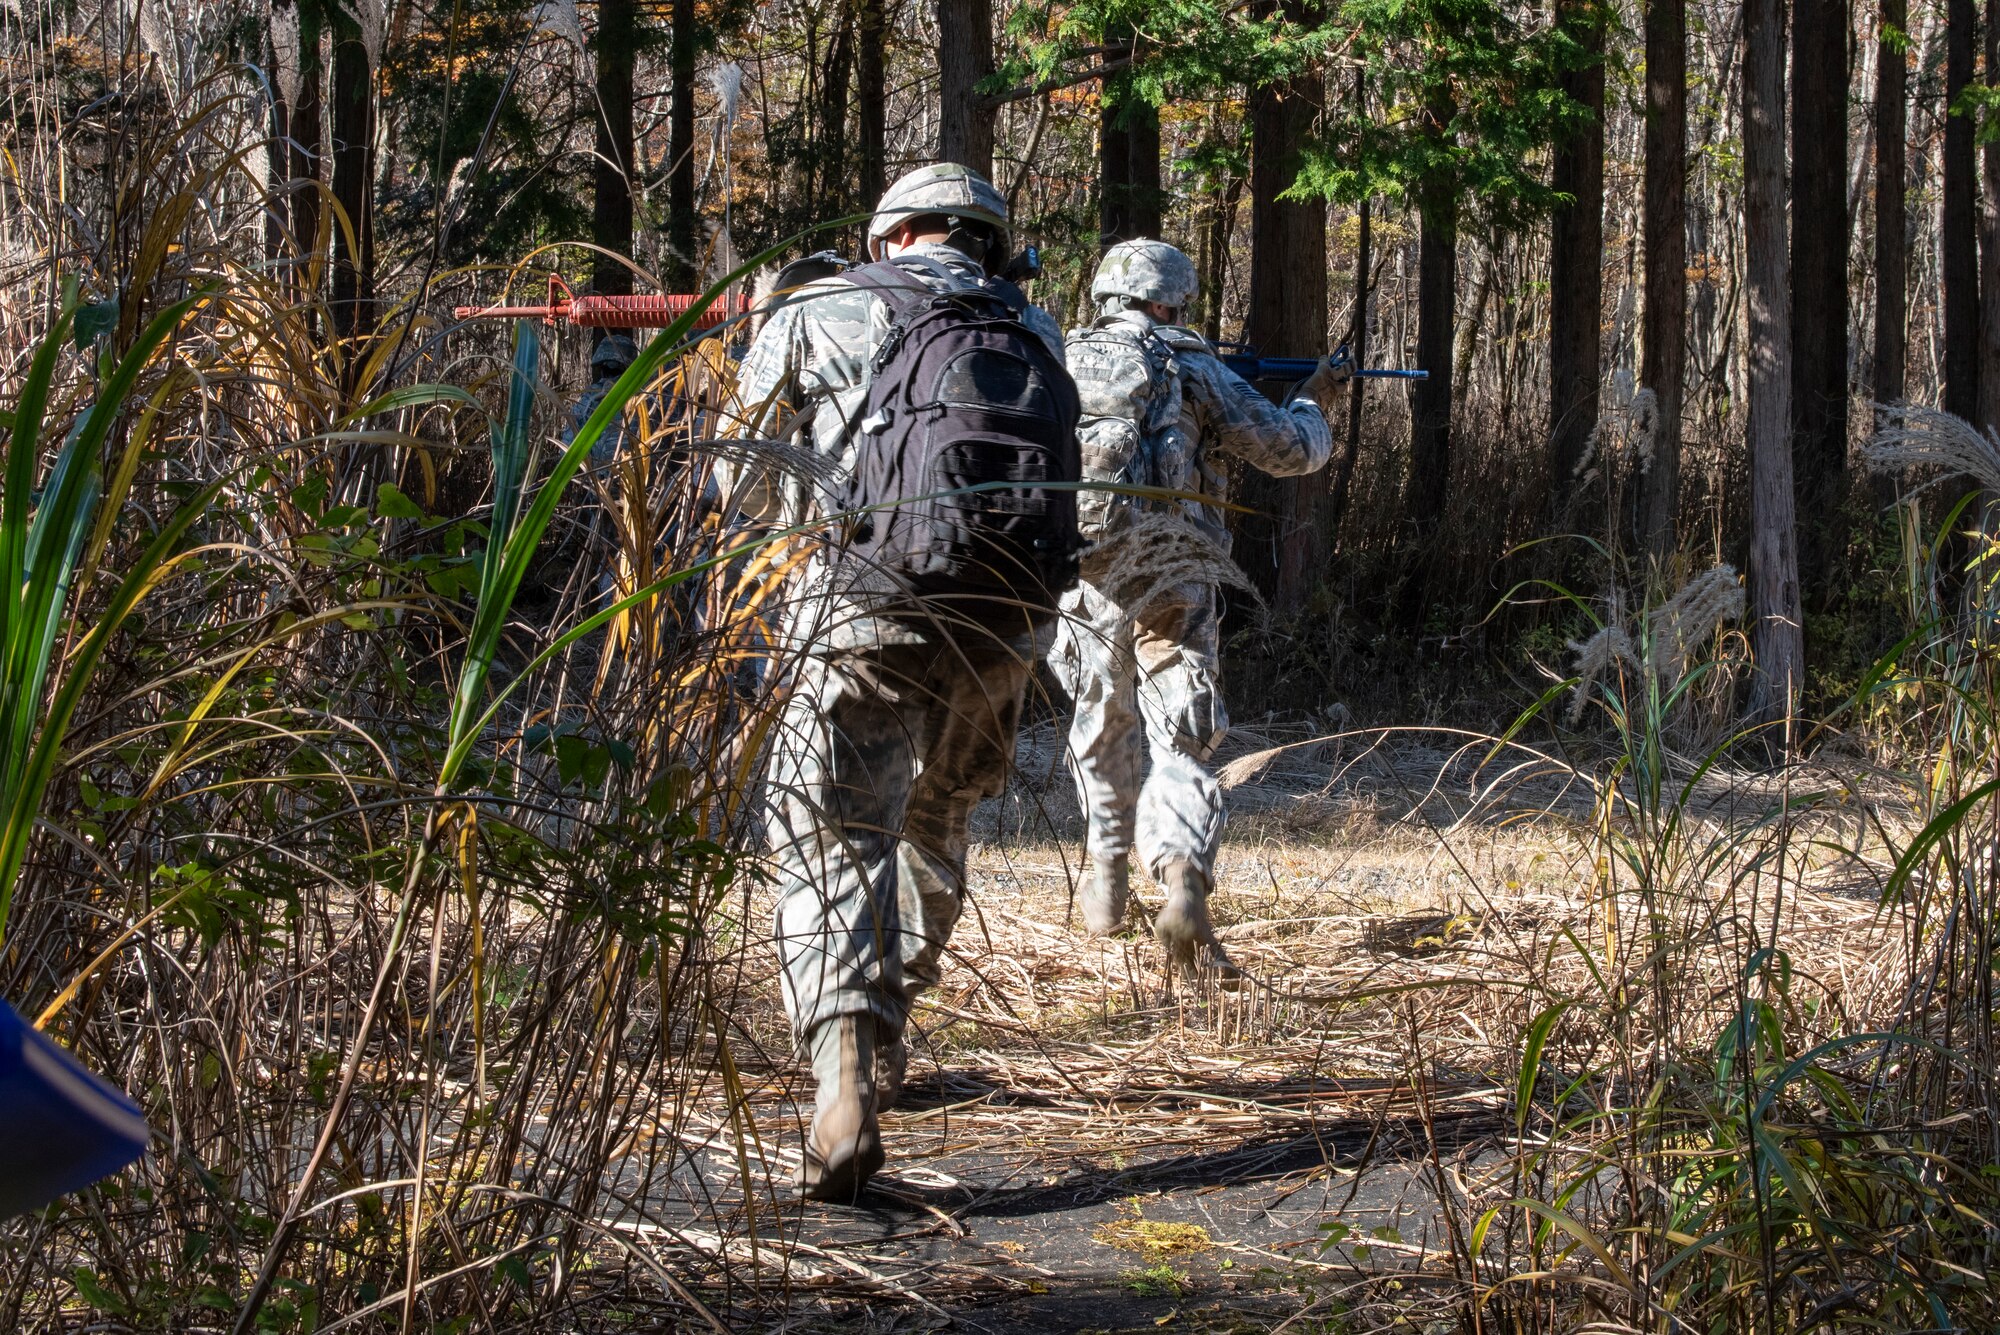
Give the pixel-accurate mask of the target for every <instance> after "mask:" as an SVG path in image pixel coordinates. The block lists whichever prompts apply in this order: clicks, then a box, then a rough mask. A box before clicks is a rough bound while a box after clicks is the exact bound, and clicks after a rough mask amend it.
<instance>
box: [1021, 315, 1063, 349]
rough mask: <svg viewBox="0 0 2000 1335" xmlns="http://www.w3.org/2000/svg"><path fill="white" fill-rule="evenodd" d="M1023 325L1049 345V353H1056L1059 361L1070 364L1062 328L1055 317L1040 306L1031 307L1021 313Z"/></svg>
mask: <svg viewBox="0 0 2000 1335" xmlns="http://www.w3.org/2000/svg"><path fill="white" fill-rule="evenodd" d="M1021 323H1022V324H1024V325H1026V326H1028V328H1030V329H1032V330H1034V331H1035V333H1036V334H1038V335H1040V337H1041V340H1042V342H1044V343H1046V344H1048V345H1049V351H1051V352H1053V353H1055V355H1056V360H1057V361H1059V362H1064V363H1067V362H1068V360H1069V358H1068V353H1067V351H1066V350H1065V348H1064V347H1063V332H1062V326H1061V325H1059V324H1057V323H1056V319H1055V317H1054V316H1053V315H1050V314H1049V313H1048V312H1047V311H1045V310H1043V309H1042V308H1041V307H1040V306H1030V307H1028V308H1027V309H1026V310H1025V311H1023V312H1021Z"/></svg>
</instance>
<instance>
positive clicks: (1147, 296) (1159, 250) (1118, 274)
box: [1090, 240, 1201, 310]
mask: <svg viewBox="0 0 2000 1335" xmlns="http://www.w3.org/2000/svg"><path fill="white" fill-rule="evenodd" d="M1200 290H1201V280H1200V279H1198V278H1197V277H1195V272H1194V261H1193V260H1191V259H1189V258H1188V257H1187V256H1186V255H1184V254H1182V253H1181V252H1180V251H1179V250H1176V249H1175V248H1174V247H1172V246H1170V245H1168V244H1167V243H1166V242H1164V241H1146V240H1139V241H1120V242H1119V243H1118V244H1117V245H1115V246H1113V247H1112V248H1111V249H1109V250H1107V251H1105V252H1104V261H1103V263H1101V264H1099V265H1098V266H1097V277H1096V278H1094V279H1092V280H1091V284H1090V296H1091V299H1092V300H1094V301H1103V300H1105V299H1106V298H1108V297H1126V298H1130V299H1132V300H1135V301H1157V302H1159V303H1160V304H1161V305H1162V306H1172V307H1173V308H1174V309H1175V310H1179V309H1181V308H1182V307H1184V306H1186V305H1187V304H1188V303H1189V302H1190V301H1193V300H1194V294H1195V293H1196V292H1198V291H1200Z"/></svg>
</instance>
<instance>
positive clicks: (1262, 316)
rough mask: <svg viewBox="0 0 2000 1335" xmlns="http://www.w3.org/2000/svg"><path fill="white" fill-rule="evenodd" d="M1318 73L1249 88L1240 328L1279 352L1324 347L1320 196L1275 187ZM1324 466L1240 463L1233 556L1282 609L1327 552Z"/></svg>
mask: <svg viewBox="0 0 2000 1335" xmlns="http://www.w3.org/2000/svg"><path fill="white" fill-rule="evenodd" d="M1321 92H1322V90H1321V85H1320V81H1319V79H1318V78H1317V77H1314V76H1301V77H1298V78H1295V79H1292V80H1289V81H1287V82H1285V83H1283V84H1278V85H1274V86H1272V87H1269V88H1260V89H1256V90H1253V91H1252V93H1251V95H1250V308H1249V311H1248V312H1247V314H1246V316H1245V319H1244V329H1243V338H1244V340H1245V341H1246V342H1248V343H1251V344H1254V345H1255V346H1257V347H1258V348H1260V349H1262V350H1263V351H1264V352H1266V353H1269V354H1271V355H1273V356H1279V357H1323V356H1325V355H1326V353H1327V342H1326V318H1327V309H1326V305H1327V270H1326V204H1325V202H1324V201H1323V200H1318V199H1311V200H1284V199H1279V198H1278V196H1279V195H1280V194H1281V193H1282V192H1284V191H1285V190H1287V189H1289V188H1290V187H1291V185H1292V182H1293V181H1295V180H1297V179H1298V172H1299V150H1300V149H1301V148H1302V147H1303V146H1304V144H1305V142H1306V141H1307V139H1308V138H1309V137H1310V136H1311V134H1312V127H1313V120H1314V118H1315V117H1316V116H1317V115H1318V112H1319V102H1320V98H1321ZM1327 480H1328V479H1327V476H1326V471H1325V470H1324V469H1321V470H1320V471H1319V472H1317V473H1310V474H1308V475H1306V476H1304V477H1288V478H1271V477H1265V476H1264V475H1263V474H1261V473H1254V472H1249V473H1246V476H1245V481H1244V486H1243V501H1244V504H1245V505H1247V506H1249V507H1250V508H1252V509H1254V510H1256V511H1258V512H1259V513H1258V514H1257V515H1254V516H1250V517H1248V519H1247V521H1246V522H1245V523H1243V524H1242V525H1241V526H1240V527H1239V530H1238V532H1239V537H1238V541H1237V545H1236V558H1237V561H1238V563H1239V564H1240V565H1242V567H1243V569H1244V571H1245V572H1246V573H1247V574H1248V575H1249V576H1250V578H1251V580H1252V581H1253V582H1254V583H1255V584H1256V585H1257V587H1258V588H1259V590H1260V591H1262V592H1263V593H1264V595H1265V598H1266V599H1267V600H1268V601H1269V602H1270V604H1271V606H1272V608H1273V609H1274V610H1275V611H1277V612H1279V613H1280V614H1292V613H1297V612H1299V611H1301V610H1303V609H1304V607H1305V604H1306V599H1307V596H1308V595H1309V594H1310V593H1311V592H1312V587H1313V584H1314V582H1315V581H1316V580H1317V579H1318V578H1319V574H1320V568H1321V565H1322V563H1323V561H1324V559H1325V554H1326V534H1325V530H1324V523H1323V520H1324V509H1323V507H1324V505H1325V501H1326V484H1327Z"/></svg>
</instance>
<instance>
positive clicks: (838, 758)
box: [770, 641, 1034, 1040]
mask: <svg viewBox="0 0 2000 1335" xmlns="http://www.w3.org/2000/svg"><path fill="white" fill-rule="evenodd" d="M1033 665H1034V663H1033V650H1032V648H1031V647H1027V646H1022V645H1010V644H1006V643H1002V642H1000V641H987V642H985V643H984V644H981V645H978V646H976V647H972V648H967V647H963V646H960V645H958V644H954V643H951V642H949V641H934V642H926V643H918V644H888V645H880V646H877V647H872V648H865V649H853V650H844V651H837V652H834V653H830V654H826V655H824V656H811V657H808V658H806V659H805V660H804V663H803V664H802V666H801V668H800V676H799V680H798V681H797V683H796V685H795V686H794V688H793V693H792V696H791V699H790V702H789V703H788V705H787V707H786V712H785V717H784V724H783V728H784V731H783V735H782V737H781V738H780V739H779V740H778V742H777V743H776V744H775V745H774V755H773V761H772V766H771V772H770V781H771V793H772V804H771V805H772V808H773V810H772V817H771V832H770V835H771V850H772V853H773V855H774V856H775V858H776V860H777V864H778V873H779V899H778V912H777V922H776V938H777V947H778V957H779V960H780V962H781V963H782V966H783V969H784V992H785V1009H786V1011H787V1013H788V1014H789V1015H790V1016H791V1019H792V1025H793V1028H794V1030H795V1032H797V1033H798V1034H799V1035H800V1036H801V1037H803V1036H805V1035H807V1034H809V1033H811V1032H812V1030H813V1028H814V1027H815V1026H816V1025H818V1024H819V1023H820V1022H821V1021H824V1020H828V1019H831V1018H833V1017H835V1016H840V1015H859V1014H872V1015H873V1016H874V1017H875V1019H876V1023H877V1027H878V1033H879V1034H880V1036H881V1037H882V1038H883V1039H884V1040H893V1039H895V1038H897V1037H900V1036H901V1034H902V1032H903V1026H904V1023H905V1021H906V1020H907V1018H908V1015H909V1010H910V1003H911V1001H912V1000H913V999H914V997H915V996H916V994H917V993H918V992H920V991H921V990H922V989H924V988H925V987H929V986H931V985H933V984H935V983H936V982H937V980H938V975H939V971H940V965H941V960H942V956H943V953H944V950H945V947H946V945H947V944H948V943H949V942H950V940H951V932H952V928H953V927H954V926H955V925H956V924H957V922H958V916H959V911H960V909H961V907H962V905H963V900H964V896H965V853H966V842H967V833H968V828H969V826H970V823H971V819H972V811H973V808H974V807H976V806H978V805H979V803H980V801H981V800H982V799H983V798H987V797H993V796H997V795H998V794H999V793H1000V791H1001V789H1002V788H1003V787H1004V786H1005V783H1006V777H1007V769H1008V766H1009V765H1010V764H1011V763H1012V761H1013V754H1014V734H1015V732H1016V731H1017V729H1018V728H1019V725H1020V719H1021V697H1022V693H1023V691H1024V688H1025V687H1026V685H1027V680H1028V676H1029V673H1030V670H1031V669H1032V668H1033Z"/></svg>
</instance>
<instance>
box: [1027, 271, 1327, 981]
mask: <svg viewBox="0 0 2000 1335" xmlns="http://www.w3.org/2000/svg"><path fill="white" fill-rule="evenodd" d="M1195 291H1196V278H1195V270H1194V265H1193V264H1192V263H1191V262H1190V261H1189V260H1188V257H1187V256H1186V255H1184V254H1182V253H1181V252H1180V251H1179V250H1176V249H1175V248H1174V247H1172V246H1170V245H1167V244H1166V243H1165V242H1162V241H1144V240H1141V241H1125V242H1121V243H1119V244H1118V245H1115V246H1113V247H1112V248H1111V250H1110V251H1109V252H1108V253H1107V254H1106V255H1105V257H1104V261H1103V264H1102V265H1101V266H1100V267H1099V269H1098V271H1097V277H1096V279H1095V281H1094V282H1093V283H1092V284H1091V296H1092V297H1093V298H1094V299H1095V300H1096V301H1097V302H1098V303H1099V309H1100V311H1101V315H1100V317H1099V318H1098V320H1097V321H1096V322H1095V323H1094V324H1092V325H1090V326H1089V327H1088V328H1084V329H1078V330H1074V331H1072V332H1071V334H1070V336H1069V353H1068V355H1069V367H1070V373H1071V375H1072V376H1074V377H1075V379H1076V382H1077V389H1078V391H1079V392H1080V394H1081V397H1082V401H1083V421H1082V424H1081V426H1080V427H1079V430H1078V436H1079V441H1080V444H1081V446H1082V456H1083V470H1084V478H1085V480H1086V481H1088V480H1092V479H1097V480H1103V481H1113V482H1122V483H1130V484H1136V485H1141V486H1153V487H1162V488H1167V489H1170V490H1173V491H1178V492H1183V493H1194V494H1195V495H1198V496H1200V497H1202V498H1204V499H1203V500H1201V501H1191V500H1168V501H1162V500H1144V499H1140V498H1137V497H1130V496H1107V495H1106V494H1104V493H1094V494H1092V493H1087V494H1086V498H1087V501H1088V504H1087V505H1079V513H1080V519H1081V521H1082V522H1083V525H1084V528H1085V535H1086V536H1094V537H1096V538H1098V539H1099V540H1101V541H1103V540H1107V539H1114V538H1115V537H1116V535H1117V534H1118V532H1119V531H1120V530H1121V528H1123V527H1125V526H1129V525H1130V524H1131V523H1132V522H1133V521H1134V519H1135V517H1136V516H1138V515H1140V514H1143V513H1144V512H1145V511H1147V510H1148V509H1159V508H1162V507H1164V508H1167V509H1169V510H1170V511H1177V512H1178V516H1179V517H1180V518H1182V519H1185V520H1186V521H1188V522H1189V523H1191V524H1192V525H1194V527H1196V528H1197V529H1199V530H1201V531H1202V532H1203V533H1204V534H1205V535H1207V536H1208V537H1209V538H1210V539H1211V540H1212V541H1213V542H1214V544H1215V545H1216V547H1217V549H1218V551H1219V553H1226V552H1227V551H1228V543H1229V533H1228V530H1227V529H1226V528H1225V527H1224V525H1223V522H1222V515H1221V510H1220V507H1221V505H1222V503H1223V502H1225V501H1227V499H1228V493H1227V480H1226V474H1225V472H1224V460H1223V459H1222V458H1220V456H1222V455H1233V456H1235V457H1236V458H1238V459H1241V460H1243V461H1244V462H1245V463H1247V464H1249V465H1250V466H1251V467H1253V468H1257V469H1261V470H1262V471H1264V472H1266V473H1270V474H1272V475H1274V476H1278V477H1286V476H1292V475H1296V474H1300V473H1310V472H1313V471H1314V470H1316V469H1319V468H1322V467H1324V466H1325V464H1326V461H1327V457H1328V455H1329V454H1330V453H1331V451H1332V448H1333V438H1332V434H1331V433H1330V432H1329V431H1328V429H1327V424H1326V418H1325V415H1324V413H1323V412H1322V407H1321V405H1322V404H1325V403H1330V402H1331V400H1332V398H1333V396H1334V394H1335V392H1336V391H1337V389H1338V387H1339V386H1340V385H1341V384H1342V382H1344V381H1345V379H1346V378H1347V372H1346V371H1345V369H1344V368H1341V367H1338V366H1335V365H1334V364H1332V363H1330V362H1322V363H1321V365H1320V367H1319V369H1318V370H1316V371H1315V372H1314V374H1313V375H1312V376H1311V377H1309V378H1308V379H1307V380H1305V381H1304V382H1302V383H1301V384H1299V385H1298V386H1297V387H1295V388H1294V389H1293V391H1292V393H1291V395H1290V396H1289V397H1288V400H1287V402H1286V403H1285V405H1284V406H1283V407H1279V406H1278V405H1276V404H1274V403H1272V402H1271V401H1270V400H1269V399H1266V398H1265V397H1264V396H1263V395H1262V394H1259V393H1258V392H1257V391H1256V390H1255V389H1253V388H1252V387H1251V386H1250V385H1249V384H1247V383H1245V382H1244V381H1243V380H1242V379H1241V378H1240V377H1238V376H1237V375H1236V374H1234V373H1233V372H1231V371H1230V370H1229V369H1228V368H1227V367H1225V366H1224V365H1223V364H1222V362H1221V361H1220V360H1219V359H1218V358H1217V357H1216V355H1215V351H1214V349H1213V348H1211V347H1210V346H1209V344H1208V342H1207V340H1206V339H1204V338H1202V336H1201V335H1199V334H1197V333H1195V332H1194V331H1193V330H1191V329H1188V328H1186V327H1184V326H1182V325H1181V324H1180V318H1181V312H1182V310H1183V309H1184V308H1185V307H1186V306H1187V304H1188V303H1189V302H1190V301H1191V300H1192V299H1193V297H1194V295H1195ZM1133 536H1134V537H1135V538H1136V537H1137V536H1138V535H1136V534H1135V535H1133ZM1116 546H1117V544H1116V543H1115V542H1111V541H1105V548H1106V551H1105V553H1104V554H1103V555H1102V557H1101V559H1100V560H1099V561H1096V562H1093V560H1092V559H1091V558H1089V557H1086V558H1085V561H1084V567H1083V582H1082V583H1081V584H1080V585H1079V586H1078V587H1077V588H1076V589H1075V590H1074V591H1073V592H1072V593H1070V594H1069V595H1068V596H1067V598H1066V600H1065V603H1064V607H1063V612H1064V615H1063V619H1062V622H1061V629H1060V630H1059V632H1058V635H1057V640H1056V644H1055V647H1054V650H1053V651H1052V653H1051V654H1050V665H1051V666H1052V667H1053V668H1054V670H1055V672H1056V674H1057V676H1058V678H1059V679H1060V680H1061V682H1062V684H1063V687H1064V689H1065V690H1067V691H1068V692H1069V693H1070V695H1071V696H1072V697H1073V698H1074V700H1075V701H1076V714H1075V718H1074V720H1073V722H1072V724H1071V726H1070V734H1069V747H1070V756H1069V760H1070V768H1071V771H1072V772H1073V773H1074V774H1075V776H1076V783H1077V789H1078V792H1079V794H1080V796H1081V798H1082V801H1083V808H1084V812H1085V816H1086V819H1087V821H1088V836H1087V848H1088V852H1089V854H1090V858H1091V870H1090V875H1089V877H1088V879H1087V880H1086V882H1085V884H1084V886H1083V889H1082V892H1081V894H1080V897H1079V898H1080V906H1081V908H1082V910H1083V919H1084V924H1085V926H1086V927H1087V928H1088V929H1089V930H1090V931H1092V932H1093V933H1096V934H1098V935H1110V934H1111V933H1113V932H1116V931H1118V930H1119V929H1120V927H1122V926H1123V924H1124V922H1125V917H1126V912H1127V909H1128V907H1129V899H1130V895H1129V888H1128V877H1129V872H1128V869H1127V857H1128V854H1130V852H1131V851H1132V849H1133V846H1134V842H1135V835H1136V843H1137V847H1138V853H1139V857H1140V860H1141V861H1142V862H1143V863H1144V864H1145V866H1146V869H1147V870H1148V871H1149V872H1150V873H1151V874H1152V876H1153V878H1154V880H1156V881H1158V882H1159V884H1160V885H1161V887H1162V888H1163V889H1164V891H1165V892H1166V903H1165V906H1164V907H1163V908H1162V909H1161V911H1160V913H1159V916H1158V917H1157V918H1156V919H1155V920H1154V927H1153V930H1154V934H1155V935H1156V936H1157V937H1158V938H1159V940H1160V942H1161V944H1162V945H1164V946H1165V947H1167V949H1168V950H1169V951H1170V952H1171V953H1172V955H1173V956H1174V958H1175V959H1176V960H1177V962H1179V963H1180V964H1181V965H1182V966H1183V967H1208V968H1212V969H1215V970H1217V971H1219V972H1220V973H1222V975H1223V976H1224V977H1225V978H1230V977H1233V976H1234V970H1233V968H1231V966H1230V965H1229V962H1228V959H1227V956H1226V955H1225V954H1224V953H1223V950H1222V948H1221V945H1220V944H1219V943H1218V942H1217V940H1216V937H1215V930H1214V927H1213V926H1212V925H1211V923H1210V920H1209V915H1208V894H1209V890H1210V888H1211V886H1212V885H1213V877H1214V866H1215V852H1216V846H1217V844H1218V842H1219V841H1220V839H1221V834H1222V825H1223V819H1224V812H1223V805H1222V794H1221V791H1220V789H1219V788H1218V787H1217V785H1216V781H1215V776H1214V775H1213V774H1212V773H1210V772H1209V768H1208V764H1207V762H1208V759H1209V756H1210V755H1211V754H1212V753H1213V752H1214V750H1215V748H1216V746H1217V745H1219V744H1220V743H1221V741H1222V737H1223V734H1224V733H1226V732H1227V731H1228V729H1229V719H1228V713H1227V711H1226V709H1225V708H1224V705H1223V700H1222V689H1221V681H1220V678H1219V665H1218V660H1217V645H1216V615H1217V614H1216V588H1215V585H1214V584H1213V583H1210V582H1206V581H1200V580H1197V581H1195V582H1190V583H1183V584H1179V585H1176V586H1173V587H1171V588H1169V589H1168V590H1166V591H1165V592H1161V593H1154V594H1152V595H1151V596H1147V595H1146V594H1141V595H1139V596H1141V597H1144V598H1145V599H1146V601H1145V602H1144V605H1142V606H1136V607H1135V606H1124V605H1121V603H1120V601H1119V599H1120V596H1121V595H1122V594H1123V590H1122V589H1121V588H1119V587H1118V586H1119V585H1120V584H1121V583H1126V582H1128V581H1124V580H1120V579H1118V578H1116V577H1117V576H1121V575H1125V574H1127V573H1129V567H1130V566H1131V565H1132V564H1134V563H1133V560H1132V558H1133V553H1132V552H1129V551H1124V552H1120V553H1119V554H1118V555H1117V556H1116V557H1114V556H1113V555H1111V551H1112V549H1113V548H1115V547H1116ZM1107 563H1110V564H1107ZM1111 565H1116V566H1117V567H1118V568H1115V569H1114V568H1110V566H1111ZM1149 758H1150V760H1151V769H1150V772H1148V768H1147V761H1148V759H1149Z"/></svg>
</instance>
